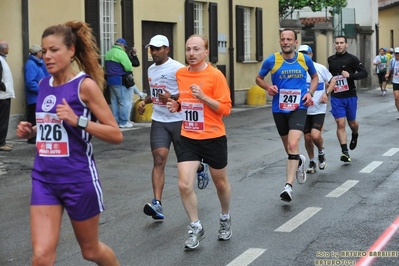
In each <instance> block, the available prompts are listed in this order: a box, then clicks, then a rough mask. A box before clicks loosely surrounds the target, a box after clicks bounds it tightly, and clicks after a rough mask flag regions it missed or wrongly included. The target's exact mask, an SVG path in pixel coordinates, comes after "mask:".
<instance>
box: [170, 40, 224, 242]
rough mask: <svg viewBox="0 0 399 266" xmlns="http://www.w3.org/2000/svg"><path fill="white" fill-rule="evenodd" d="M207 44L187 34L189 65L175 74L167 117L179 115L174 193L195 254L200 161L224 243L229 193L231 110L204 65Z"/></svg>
mask: <svg viewBox="0 0 399 266" xmlns="http://www.w3.org/2000/svg"><path fill="white" fill-rule="evenodd" d="M208 54H209V50H208V40H207V39H206V37H204V36H200V35H192V36H191V37H189V38H188V40H187V42H186V59H187V62H188V63H189V66H188V67H186V68H181V69H179V70H178V71H177V72H176V78H177V83H178V86H179V92H180V97H179V99H178V101H175V100H172V99H169V102H168V103H167V107H168V109H169V111H170V112H178V111H180V112H181V114H182V118H183V122H182V131H181V140H180V141H179V143H178V145H179V149H178V154H177V160H178V164H177V168H178V178H179V190H180V195H181V199H182V202H183V206H184V209H185V210H186V213H187V215H188V217H189V219H190V222H191V223H190V225H189V231H188V233H189V237H188V239H187V240H186V242H185V248H186V249H195V248H197V247H198V245H199V241H200V240H202V239H203V238H204V237H205V230H204V227H203V226H202V224H201V222H200V220H199V218H198V208H197V205H198V202H197V196H196V194H195V191H194V181H195V180H194V179H195V178H194V177H195V176H196V171H197V168H198V166H199V165H200V162H201V160H203V161H204V163H207V164H208V165H209V168H210V174H211V176H212V180H213V182H214V184H215V186H216V189H217V194H218V197H219V201H220V205H221V209H222V210H221V213H220V229H219V232H218V239H219V240H229V239H230V238H231V235H232V231H231V228H230V225H231V217H230V213H229V211H230V198H231V188H230V183H229V181H228V179H227V138H226V129H225V126H224V123H223V121H222V118H223V116H227V115H229V114H230V111H231V98H230V89H229V87H228V85H227V81H226V78H225V77H224V75H223V74H222V72H220V71H219V70H218V69H216V68H214V67H212V66H211V65H209V64H207V63H206V62H205V58H206V57H207V56H208Z"/></svg>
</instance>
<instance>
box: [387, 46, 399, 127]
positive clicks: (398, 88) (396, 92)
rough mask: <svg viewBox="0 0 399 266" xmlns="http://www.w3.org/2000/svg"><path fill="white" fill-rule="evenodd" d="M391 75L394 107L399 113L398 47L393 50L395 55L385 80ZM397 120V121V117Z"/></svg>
mask: <svg viewBox="0 0 399 266" xmlns="http://www.w3.org/2000/svg"><path fill="white" fill-rule="evenodd" d="M391 73H392V87H393V96H394V97H395V106H396V109H397V110H398V112H399V47H396V48H395V54H394V56H393V57H392V59H391V61H390V62H389V65H388V70H387V73H386V75H385V78H386V79H388V77H389V75H390V74H391ZM397 119H398V120H399V116H398V118H397Z"/></svg>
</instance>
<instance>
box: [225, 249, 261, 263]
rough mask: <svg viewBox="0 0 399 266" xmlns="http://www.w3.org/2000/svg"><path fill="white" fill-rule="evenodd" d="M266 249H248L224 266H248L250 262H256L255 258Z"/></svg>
mask: <svg viewBox="0 0 399 266" xmlns="http://www.w3.org/2000/svg"><path fill="white" fill-rule="evenodd" d="M265 251H266V249H262V248H249V249H247V250H246V251H245V252H244V253H242V254H241V255H240V256H238V257H237V258H235V259H234V260H233V261H232V262H230V263H229V264H227V265H226V266H246V265H249V264H250V263H251V262H253V261H254V260H256V258H257V257H259V256H260V255H262V254H263V252H265Z"/></svg>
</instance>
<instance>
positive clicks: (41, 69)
mask: <svg viewBox="0 0 399 266" xmlns="http://www.w3.org/2000/svg"><path fill="white" fill-rule="evenodd" d="M29 53H30V55H29V58H28V60H27V61H26V63H25V67H24V76H25V97H26V104H27V119H26V120H27V121H28V122H29V123H31V124H32V126H35V125H36V115H35V112H36V100H37V95H38V93H39V82H40V80H41V79H42V78H44V77H45V76H48V75H49V73H48V71H47V68H46V66H45V64H44V62H43V59H42V55H43V54H42V47H40V46H39V45H37V44H33V45H32V46H31V47H30V48H29ZM28 143H29V144H35V143H36V138H31V139H28Z"/></svg>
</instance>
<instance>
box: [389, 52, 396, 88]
mask: <svg viewBox="0 0 399 266" xmlns="http://www.w3.org/2000/svg"><path fill="white" fill-rule="evenodd" d="M388 68H389V70H390V71H391V73H392V83H395V84H399V61H398V60H396V58H392V59H391V61H390V62H389V66H388Z"/></svg>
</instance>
